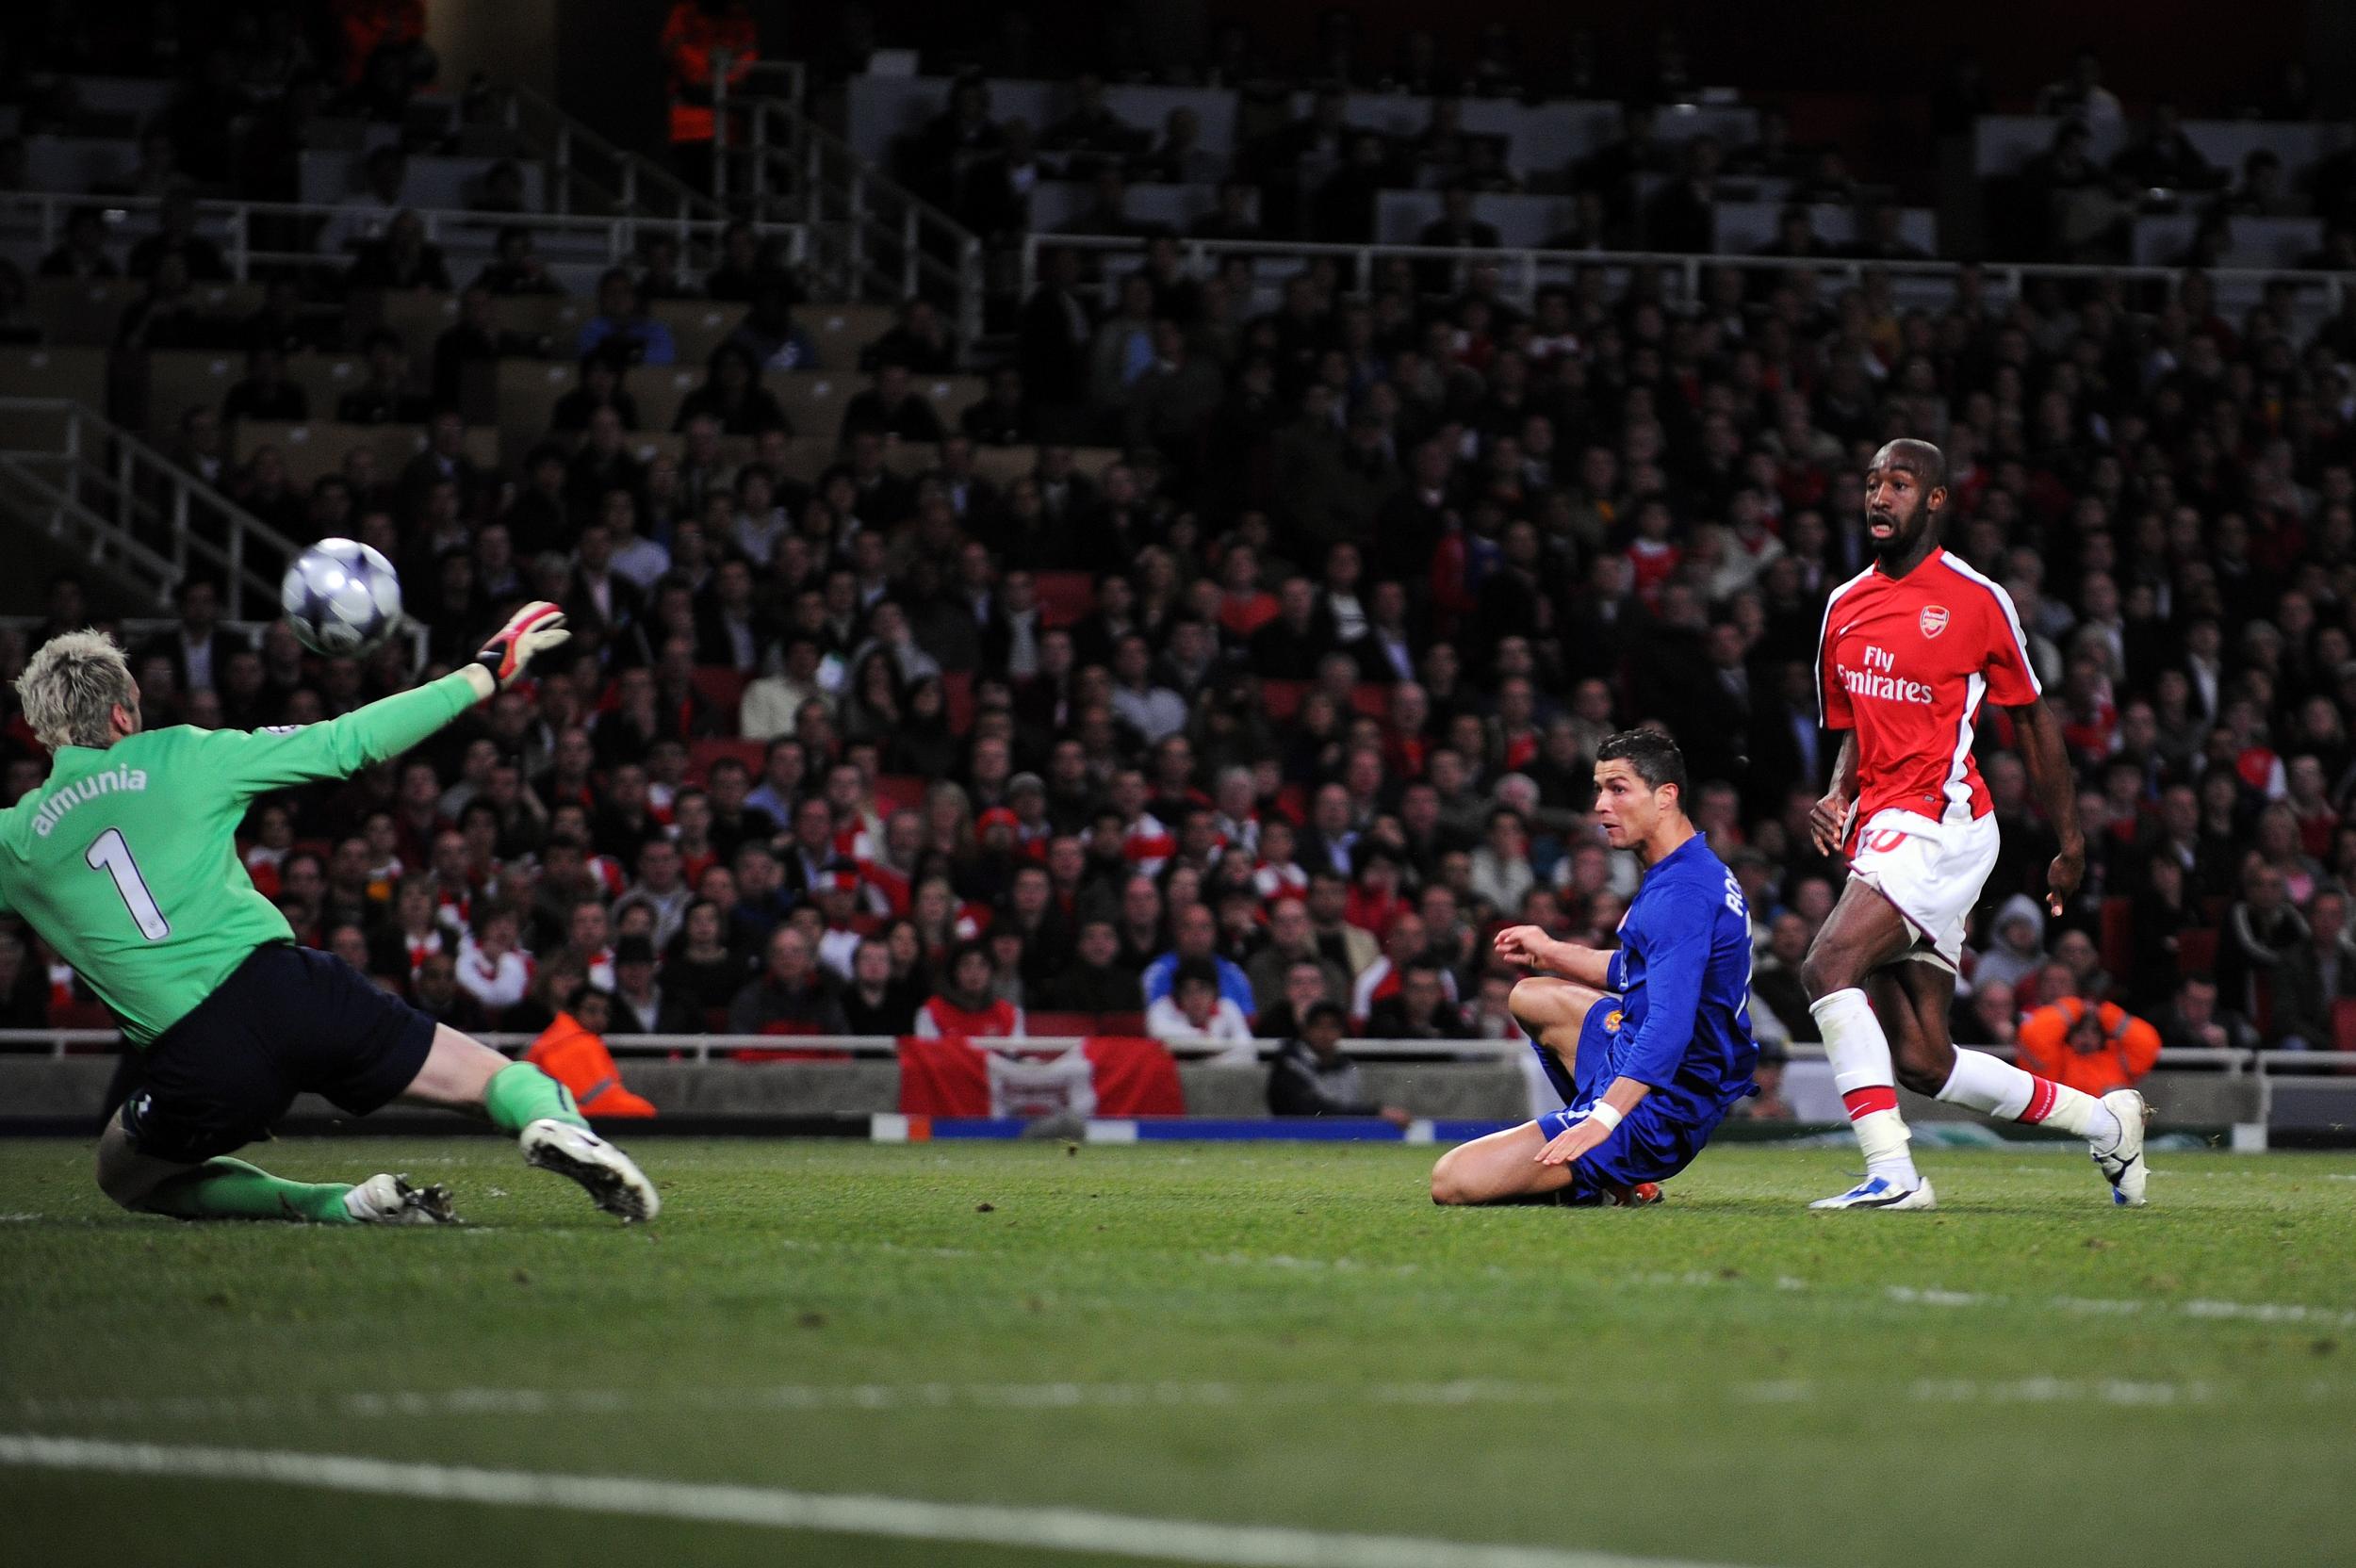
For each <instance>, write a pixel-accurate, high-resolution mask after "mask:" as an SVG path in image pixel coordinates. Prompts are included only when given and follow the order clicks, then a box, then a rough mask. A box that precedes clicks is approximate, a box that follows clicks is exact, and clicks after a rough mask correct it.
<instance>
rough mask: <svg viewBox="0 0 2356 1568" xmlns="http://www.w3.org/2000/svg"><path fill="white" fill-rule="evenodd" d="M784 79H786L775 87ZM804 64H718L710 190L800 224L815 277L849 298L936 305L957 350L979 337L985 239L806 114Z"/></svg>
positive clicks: (732, 205)
mask: <svg viewBox="0 0 2356 1568" xmlns="http://www.w3.org/2000/svg"><path fill="white" fill-rule="evenodd" d="M773 83H781V84H783V85H782V86H772V85H769V84H773ZM801 84H802V77H801V73H800V69H799V67H797V66H794V65H793V64H792V62H777V63H776V64H762V65H756V66H754V67H753V68H752V69H751V71H750V72H749V73H746V80H745V81H744V82H743V83H738V84H731V83H730V82H729V80H728V69H727V66H726V63H725V62H721V63H720V64H717V65H715V66H714V68H713V71H712V103H713V114H712V122H713V137H712V194H713V197H714V199H715V200H717V201H718V202H720V203H721V204H723V205H726V206H728V208H729V209H730V210H732V211H736V212H741V213H742V214H744V216H746V217H749V218H753V219H755V220H759V221H771V222H781V223H793V224H798V225H799V226H800V227H801V229H802V231H803V232H804V234H805V235H806V236H807V240H806V243H807V246H808V260H807V262H806V263H805V265H806V267H807V269H808V270H809V271H810V274H811V276H812V278H813V279H814V280H815V281H816V282H817V283H819V284H820V286H823V287H825V288H826V289H827V290H828V291H829V292H831V293H833V294H834V295H835V296H836V297H837V298H840V299H843V300H845V301H882V302H889V303H897V302H901V301H904V300H910V299H915V298H917V297H918V296H920V295H922V296H924V297H926V298H930V299H932V300H934V301H936V302H938V303H940V304H941V306H942V307H943V308H944V310H945V313H946V314H947V315H948V317H949V319H950V321H951V323H952V324H953V326H954V328H955V331H956V334H957V342H958V344H959V346H960V349H961V350H963V351H971V349H972V346H973V343H974V341H975V340H976V339H977V338H978V337H979V336H980V335H981V332H982V306H983V296H984V291H985V287H986V274H985V270H984V267H983V257H982V242H981V240H980V239H979V238H978V237H975V236H974V235H973V232H972V231H970V230H968V229H967V228H966V227H965V226H964V225H963V224H961V223H959V222H958V221H957V220H956V219H954V218H952V217H950V216H949V215H948V214H947V213H945V212H943V211H941V208H939V207H937V206H935V205H933V204H931V203H929V202H927V201H925V200H924V198H923V197H921V196H919V195H917V194H916V193H915V192H914V191H912V190H910V189H908V187H906V186H904V185H902V184H900V183H899V182H898V181H897V180H894V179H892V177H891V176H890V175H889V174H886V173H885V172H883V171H882V170H880V169H877V168H876V167H875V165H874V164H873V163H871V162H869V161H868V160H867V159H866V158H865V157H863V156H861V155H859V153H858V152H856V151H854V150H853V149H852V147H851V146H850V144H849V143H847V142H845V141H843V139H841V138H840V137H837V136H835V135H834V134H833V133H832V132H830V131H828V130H826V129H825V128H824V127H822V126H821V125H819V124H818V123H817V122H815V121H813V120H811V119H810V116H809V114H808V113H806V112H805V111H804V106H803V102H802V96H801Z"/></svg>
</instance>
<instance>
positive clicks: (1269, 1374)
mask: <svg viewBox="0 0 2356 1568" xmlns="http://www.w3.org/2000/svg"><path fill="white" fill-rule="evenodd" d="M639 1152H640V1153H641V1154H642V1155H643V1157H644V1163H645V1164H646V1167H647V1168H648V1169H649V1171H650V1172H652V1173H653V1174H654V1175H655V1177H656V1179H657V1180H658V1182H659V1183H660V1184H661V1185H662V1187H663V1199H664V1203H665V1210H664V1214H663V1219H662V1221H661V1223H660V1224H658V1225H657V1226H655V1227H652V1228H650V1229H647V1230H639V1231H626V1230H622V1229H620V1228H617V1227H614V1226H613V1225H611V1224H609V1223H606V1222H603V1221H602V1220H601V1219H600V1218H599V1217H597V1216H595V1215H594V1214H593V1213H592V1212H591V1211H589V1210H588V1209H587V1207H586V1205H585V1204H584V1203H583V1202H582V1201H581V1199H580V1196H579V1194H578V1193H577V1192H575V1191H574V1190H573V1189H572V1188H570V1187H569V1186H565V1185H564V1184H559V1183H556V1182H553V1181H551V1180H550V1179H548V1178H547V1177H545V1176H542V1175H540V1174H538V1173H535V1172H532V1171H528V1170H526V1169H524V1168H521V1166H520V1164H519V1163H518V1162H516V1161H515V1157H514V1155H513V1153H512V1151H511V1150H510V1149H509V1148H508V1147H507V1146H506V1145H504V1144H503V1143H500V1142H499V1141H496V1140H493V1139H491V1138H488V1137H453V1138H450V1139H447V1140H434V1141H417V1142H407V1141H404V1142H399V1143H391V1142H379V1141H356V1140H355V1141H298V1142H287V1143H281V1144H277V1145H270V1146H265V1147H263V1148H262V1149H260V1150H259V1151H257V1152H254V1157H255V1158H256V1159H257V1160H258V1161H259V1162H260V1163H263V1164H265V1165H267V1166H268V1167H269V1168H271V1169H273V1170H277V1171H280V1172H282V1173H283V1174H286V1175H289V1176H296V1177H304V1178H311V1179H328V1178H331V1177H335V1176H346V1177H349V1176H356V1175H360V1174H365V1173H366V1172H368V1171H370V1170H375V1169H402V1170H407V1171H410V1172H412V1173H413V1174H415V1175H416V1176H417V1177H418V1178H420V1179H431V1180H438V1181H447V1182H449V1183H450V1184H452V1185H453V1186H454V1187H456V1188H457V1190H458V1193H459V1198H460V1204H461V1212H462V1213H464V1214H466V1216H467V1217H468V1218H469V1220H470V1223H469V1224H468V1225H467V1226H466V1227H465V1228H463V1229H460V1230H454V1231H451V1230H441V1231H395V1232H386V1231H372V1230H359V1229H327V1228H298V1227H291V1226H286V1227H281V1226H264V1225H254V1226H210V1227H197V1226H186V1225H175V1224H172V1223H169V1222H166V1221H161V1220H149V1219H139V1218H132V1217H125V1216H123V1215H121V1214H118V1213H116V1212H115V1211H114V1210H113V1209H112V1208H111V1207H110V1206H109V1205H107V1204H106V1201H104V1199H103V1198H102V1197H101V1196H100V1195H99V1193H98V1192H97V1191H96V1189H95V1188H94V1187H93V1186H92V1185H91V1183H90V1175H89V1170H88V1150H87V1148H86V1147H84V1146H81V1145H75V1144H68V1143H63V1142H19V1143H11V1144H6V1145H0V1431H5V1432H10V1433H26V1432H32V1433H43V1434H62V1435H74V1436H83V1437H94V1438H110V1439H116V1440H123V1441H135V1442H146V1443H154V1444H162V1445H174V1446H178V1445H203V1446H221V1447H235V1448H268V1449H280V1450H289V1451H295V1452H300V1453H305V1454H352V1455H364V1456H369V1457H372V1458H378V1459H389V1460H401V1461H432V1462H446V1463H453V1464H468V1465H483V1466H491V1467H498V1468H504V1469H516V1470H532V1471H552V1472H566V1473H573V1474H597V1475H619V1476H632V1477H645V1478H667V1479H676V1480H689V1481H729V1482H739V1483H745V1484H749V1485H755V1486H761V1487H768V1488H791V1489H794V1490H796V1491H800V1492H809V1493H825V1494H875V1495H885V1496H891V1497H901V1498H916V1499H926V1500H933V1501H951V1502H990V1503H998V1504H1009V1505H1022V1506H1041V1507H1044V1506H1050V1505H1067V1506H1074V1507H1084V1508H1088V1509H1093V1510H1100V1511H1106V1512H1110V1513H1117V1514H1122V1515H1132V1516H1137V1517H1140V1518H1146V1519H1153V1520H1189V1521H1216V1522H1227V1523H1245V1524H1258V1525H1274V1526H1284V1527H1292V1528H1294V1529H1299V1530H1317V1531H1352V1532H1366V1533H1371V1534H1383V1535H1402V1536H1415V1537H1422V1538H1432V1539H1437V1540H1443V1541H1448V1542H1459V1543H1513V1544H1543V1545H1549V1546H1554V1547H1558V1548H1579V1549H1588V1550H1593V1551H1596V1552H1618V1553H1625V1554H1629V1555H1631V1556H1638V1557H1660V1558H1667V1559H1676V1560H1688V1561H1701V1562H1709V1563H1726V1564H1756V1565H1765V1564H1794V1565H1797V1564H1825V1565H1839V1568H1855V1565H1857V1564H1867V1563H1894V1564H1906V1565H1907V1568H1939V1565H1943V1564H1983V1563H2004V1564H2047V1563H2050V1564H2056V1565H2070V1568H2078V1565H2082V1564H2086V1563H2097V1562H2099V1563H2102V1564H2128V1563H2136V1562H2200V1563H2265V1564H2267V1565H2268V1568H2288V1565H2294V1564H2305V1563H2318V1564H2320V1563H2327V1562H2336V1563H2346V1562H2348V1561H2349V1560H2351V1558H2356V1158H2351V1157H2348V1156H2337V1155H2299V1154H2277V1155H2270V1156H2257V1157H2235V1156H2230V1155H2224V1154H2177V1155H2171V1156H2162V1157H2161V1158H2160V1159H2159V1160H2158V1161H2157V1162H2156V1163H2157V1165H2158V1169H2157V1170H2156V1172H2155V1174H2154V1176H2153V1178H2152V1184H2151V1191H2152V1197H2153V1203H2152V1206H2151V1208H2150V1209H2148V1210H2144V1211H2141V1212H2125V1211H2118V1210H2114V1209H2113V1208H2111V1206H2110V1205H2109V1204H2108V1202H2107V1201H2106V1193H2105V1190H2104V1189H2103V1188H2102V1184H2101V1181H2100V1178H2099V1177H2098V1176H2097V1175H2096V1174H2095V1173H2094V1171H2093V1170H2092V1168H2090V1167H2089V1165H2088V1163H2087V1161H2086V1158H2085V1156H2084V1155H2083V1154H2077V1153H2071V1152H2066V1151H2064V1150H2062V1149H2060V1148H2058V1147H2057V1146H2050V1145H2049V1146H2020V1147H2015V1148H2009V1149H2004V1150H1997V1151H1987V1152H1937V1151H1935V1152H1931V1153H1930V1154H1929V1155H1928V1156H1927V1158H1926V1162H1925V1163H1926V1165H1927V1166H1928V1168H1930V1170H1931V1171H1932V1173H1933V1174H1934V1176H1935V1177H1936V1179H1937V1180H1938V1183H1939V1191H1940V1194H1941V1197H1942V1199H1943V1200H1944V1201H1945V1202H1946V1204H1947V1206H1946V1207H1945V1208H1944V1209H1942V1210H1941V1211H1940V1212H1939V1213H1938V1214H1936V1215H1929V1216H1911V1215H1909V1216H1870V1215H1853V1216H1840V1215H1816V1214H1809V1213H1807V1212H1806V1211H1805V1210H1804V1209H1803V1207H1802V1205H1803V1204H1804V1203H1805V1202H1806V1201H1807V1200H1808V1199H1811V1198H1816V1197H1821V1196H1823V1195H1824V1194H1825V1193H1829V1192H1833V1191H1836V1190H1838V1189H1839V1188H1840V1187H1841V1186H1842V1185H1844V1184H1846V1182H1847V1180H1848V1170H1849V1167H1850V1162H1849V1161H1846V1160H1844V1159H1843V1157H1842V1156H1841V1154H1840V1153H1838V1152H1815V1151H1810V1152H1791V1151H1779V1150H1773V1149H1762V1148H1750V1147H1739V1148H1733V1149H1725V1150H1719V1151H1713V1152H1710V1153H1709V1154H1706V1155H1705V1156H1703V1158H1702V1160H1701V1162H1700V1163H1699V1164H1698V1165H1697V1166H1696V1167H1695V1168H1693V1170H1691V1171H1689V1172H1687V1173H1686V1175H1685V1176H1683V1177H1682V1178H1680V1179H1679V1180H1678V1181H1677V1182H1676V1183H1674V1184H1672V1185H1671V1188H1670V1192H1671V1197H1670V1201H1669V1202H1668V1203H1667V1204H1666V1205H1664V1206H1662V1207H1661V1208H1657V1209H1652V1210H1645V1211H1621V1212H1607V1211H1563V1210H1553V1209H1509V1210H1495V1211H1438V1210H1434V1209H1433V1208H1432V1207H1431V1206H1430V1205H1429V1203H1428V1202H1427V1201H1425V1196H1424V1191H1423V1186H1422V1182H1423V1178H1424V1175H1425V1173H1426V1171H1427V1170H1428V1168H1429V1165H1430V1160H1431V1158H1432V1151H1430V1150H1417V1149H1403V1148H1399V1147H1397V1146H1339V1147H1336V1146H1315V1145H1311V1146H1284V1145H1258V1146H1219V1145H1191V1146H1187V1145H1180V1146H1170V1145H1162V1146H1148V1147H1133V1148H1113V1147H1093V1146H1091V1147H1084V1148H1076V1149H1074V1148H1071V1147H1068V1146H1064V1145H1060V1144H1044V1143H1029V1144H1014V1145H970V1144H968V1145H957V1144H934V1145H914V1146H908V1147H904V1148H878V1147H870V1146H867V1145H863V1144H832V1143H819V1142H803V1143H752V1142H728V1141H713V1142H685V1141H668V1140H648V1141H646V1142H645V1143H644V1144H643V1145H642V1146H641V1148H640V1150H639ZM0 1519H5V1520H6V1521H7V1523H6V1525H5V1527H0V1531H4V1532H5V1535H6V1536H7V1537H8V1538H10V1540H11V1543H12V1547H11V1549H10V1550H9V1551H8V1552H7V1553H6V1554H5V1555H6V1556H7V1557H8V1558H9V1559H11V1560H15V1561H21V1562H25V1563H40V1564H43V1565H70V1564H82V1563H92V1564H95V1563H107V1564H114V1563H121V1562H124V1561H142V1562H155V1563H169V1564H172V1565H173V1568H196V1565H203V1564H213V1563H219V1564H237V1565H238V1568H251V1565H254V1564H280V1563H293V1562H333V1563H336V1564H341V1565H362V1564H385V1565H401V1568H416V1565H417V1564H458V1563H472V1562H501V1563H526V1562H530V1563H537V1562H559V1561H562V1562H568V1563H578V1562H583V1561H600V1562H633V1561H635V1562H646V1563H665V1564H667V1563H684V1562H695V1563H707V1562H712V1563H738V1562H742V1563H761V1564H764V1565H775V1564H780V1563H785V1564H820V1563H828V1564H831V1563H862V1564H863V1563H879V1564H903V1563H906V1564H916V1563H920V1562H922V1563H927V1564H934V1565H938V1564H941V1563H942V1562H954V1563H958V1564H968V1563H975V1564H982V1563H987V1564H993V1565H995V1564H1013V1563H1018V1562H1045V1563H1050V1564H1053V1563H1062V1562H1081V1561H1103V1562H1118V1561H1124V1560H1128V1559H1123V1558H1119V1557H1084V1556H1080V1555H1063V1554H1054V1553H1043V1552H1039V1551H1037V1550H1020V1549H1015V1548H1010V1547H983V1546H976V1545H969V1544H954V1543H952V1544H943V1543H925V1542H914V1541H896V1542H895V1541H890V1540H881V1539H875V1538H860V1537H854V1536H849V1535H841V1534H836V1535H826V1534H815V1533H805V1532H800V1531H795V1530H778V1529H770V1528H758V1527H746V1526H738V1525H721V1524H712V1523H683V1522H675V1521H668V1520H663V1519H658V1518H646V1517H630V1516H614V1515H597V1514H592V1513H581V1512H569V1511H557V1510H546V1509H528V1508H516V1507H498V1506H489V1505H477V1504H462V1503H450V1502H437V1501H430V1500H420V1499H417V1498H410V1497H386V1496H367V1495H341V1494H336V1493H331V1492H323V1491H311V1490H300V1489H295V1488H290V1487H283V1486H274V1485H264V1484H255V1483H251V1482H246V1481H227V1480H221V1481H216V1480H199V1479H188V1478H171V1479H163V1478H152V1479H151V1478H123V1477H118V1476H111V1475H103V1474H88V1473H66V1472H57V1471H45V1470H29V1469H24V1468H16V1467H9V1466H0Z"/></svg>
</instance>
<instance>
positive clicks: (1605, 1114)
mask: <svg viewBox="0 0 2356 1568" xmlns="http://www.w3.org/2000/svg"><path fill="white" fill-rule="evenodd" d="M1587 1119H1588V1120H1590V1121H1600V1122H1602V1123H1603V1130H1604V1131H1605V1132H1607V1133H1608V1132H1610V1131H1612V1129H1613V1128H1614V1127H1617V1126H1618V1125H1619V1124H1620V1108H1619V1107H1618V1106H1617V1105H1607V1104H1605V1103H1603V1102H1602V1101H1600V1100H1598V1101H1596V1102H1595V1103H1594V1104H1592V1105H1590V1106H1588V1107H1587Z"/></svg>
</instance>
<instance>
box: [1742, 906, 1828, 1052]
mask: <svg viewBox="0 0 2356 1568" xmlns="http://www.w3.org/2000/svg"><path fill="white" fill-rule="evenodd" d="M1814 935H1815V933H1814V931H1812V930H1811V929H1810V928H1809V926H1808V922H1807V921H1806V920H1805V919H1803V918H1801V917H1800V916H1799V915H1796V914H1794V913H1792V911H1791V910H1789V909H1786V910H1784V911H1783V912H1782V913H1780V914H1778V915H1776V916H1775V920H1774V922H1773V923H1771V924H1770V925H1769V926H1768V934H1767V952H1766V953H1765V955H1764V956H1761V957H1760V959H1759V963H1758V964H1757V966H1756V967H1754V968H1753V970H1752V971H1751V1012H1752V1014H1753V1016H1754V1017H1756V1016H1757V1015H1758V1014H1759V1013H1760V1012H1765V1013H1766V1014H1768V1015H1769V1016H1770V1017H1772V1018H1774V1019H1775V1022H1776V1023H1778V1024H1779V1025H1781V1026H1782V1029H1783V1032H1784V1037H1785V1038H1786V1039H1791V1040H1803V1041H1813V1040H1820V1039H1822V1038H1823V1037H1824V1033H1823V1031H1822V1030H1821V1029H1820V1028H1819V1027H1818V1026H1817V1022H1816V1017H1815V1015H1814V1014H1813V1013H1811V1012H1809V1011H1808V988H1807V987H1806V986H1804V985H1802V984H1801V983H1800V961H1801V960H1802V959H1803V958H1805V957H1807V956H1808V941H1809V939H1811V938H1813V937H1814Z"/></svg>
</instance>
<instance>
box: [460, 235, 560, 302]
mask: <svg viewBox="0 0 2356 1568" xmlns="http://www.w3.org/2000/svg"><path fill="white" fill-rule="evenodd" d="M498 244H499V248H498V250H497V252H496V253H494V254H493V255H492V257H491V259H490V260H489V261H486V262H484V263H483V270H482V271H480V272H477V273H476V274H475V279H474V281H475V286H477V287H481V288H486V289H489V290H490V291H491V292H492V293H493V294H496V295H499V296H502V297H503V296H507V295H515V294H562V293H564V285H563V284H561V283H558V282H557V281H556V279H555V278H554V277H553V276H552V275H551V274H550V273H549V271H548V263H547V262H546V261H545V260H543V259H542V258H541V255H540V252H539V250H538V248H537V247H536V246H535V245H534V244H533V243H532V230H531V228H530V227H528V226H527V225H525V224H522V223H507V224H503V225H501V226H500V228H499V242H498Z"/></svg>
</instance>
